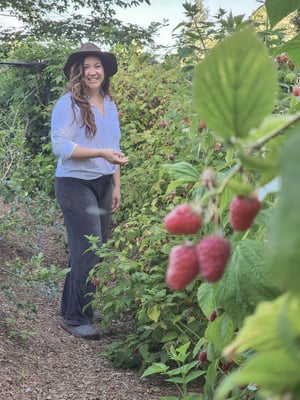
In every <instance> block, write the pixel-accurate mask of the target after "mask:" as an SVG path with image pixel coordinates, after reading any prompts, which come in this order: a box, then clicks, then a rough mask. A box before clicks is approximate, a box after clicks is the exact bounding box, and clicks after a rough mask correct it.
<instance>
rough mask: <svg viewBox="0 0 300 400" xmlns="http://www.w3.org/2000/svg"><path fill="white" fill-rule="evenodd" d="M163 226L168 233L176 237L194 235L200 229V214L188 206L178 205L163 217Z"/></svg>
mask: <svg viewBox="0 0 300 400" xmlns="http://www.w3.org/2000/svg"><path fill="white" fill-rule="evenodd" d="M164 225H165V228H166V229H167V231H168V232H170V233H174V234H176V235H181V234H182V235H188V234H190V233H196V232H198V231H199V229H200V227H201V213H200V212H198V211H196V210H194V209H193V207H192V206H191V205H190V204H180V205H179V206H176V207H175V208H173V210H172V211H171V212H170V213H169V214H167V215H166V216H165V218H164Z"/></svg>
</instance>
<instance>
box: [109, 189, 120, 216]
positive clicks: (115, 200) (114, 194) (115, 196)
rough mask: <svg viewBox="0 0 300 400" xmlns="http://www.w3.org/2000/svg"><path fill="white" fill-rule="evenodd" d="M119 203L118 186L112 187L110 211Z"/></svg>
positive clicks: (118, 205)
mask: <svg viewBox="0 0 300 400" xmlns="http://www.w3.org/2000/svg"><path fill="white" fill-rule="evenodd" d="M120 205H121V191H120V188H119V187H114V188H113V191H112V202H111V212H115V211H116V210H117V209H118V208H119V207H120Z"/></svg>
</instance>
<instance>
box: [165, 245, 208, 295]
mask: <svg viewBox="0 0 300 400" xmlns="http://www.w3.org/2000/svg"><path fill="white" fill-rule="evenodd" d="M199 272H200V271H199V265H198V258H197V253H196V249H195V247H194V246H191V245H177V246H174V247H173V248H172V250H171V252H170V255H169V263H168V268H167V273H166V282H167V284H168V285H169V286H170V288H172V289H175V290H183V289H184V288H185V287H186V286H187V285H188V284H189V283H191V282H192V281H193V280H194V279H195V278H196V276H197V275H198V274H199Z"/></svg>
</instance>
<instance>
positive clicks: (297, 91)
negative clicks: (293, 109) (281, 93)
mask: <svg viewBox="0 0 300 400" xmlns="http://www.w3.org/2000/svg"><path fill="white" fill-rule="evenodd" d="M292 94H293V96H296V97H298V96H300V88H299V86H294V87H293V90H292Z"/></svg>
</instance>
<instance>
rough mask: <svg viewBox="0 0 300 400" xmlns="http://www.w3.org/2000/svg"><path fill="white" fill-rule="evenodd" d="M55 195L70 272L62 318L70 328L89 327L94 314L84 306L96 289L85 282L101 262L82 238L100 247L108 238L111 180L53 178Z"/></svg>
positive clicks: (108, 177)
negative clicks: (76, 326)
mask: <svg viewBox="0 0 300 400" xmlns="http://www.w3.org/2000/svg"><path fill="white" fill-rule="evenodd" d="M55 195H56V199H57V201H58V204H59V206H60V208H61V210H62V213H63V216H64V222H65V226H66V231H67V238H68V246H69V252H70V254H69V268H70V269H71V270H70V272H69V273H68V274H67V275H66V279H65V283H64V288H63V294H62V300H61V315H62V317H63V318H64V321H65V322H66V323H67V324H69V325H86V324H91V319H92V316H93V310H92V308H91V307H90V306H89V307H86V308H85V306H86V305H87V304H88V303H89V302H90V301H91V300H92V293H94V291H95V287H94V286H93V285H92V283H87V282H86V280H87V277H88V274H89V272H90V270H91V269H92V268H93V267H94V266H95V265H96V264H97V263H99V262H100V261H101V260H100V259H99V257H98V256H96V255H95V253H94V252H92V251H87V249H88V248H89V247H90V243H89V241H88V239H87V238H86V237H85V236H86V235H88V236H91V235H92V236H95V237H97V238H98V239H99V246H101V244H102V243H105V242H106V241H107V239H108V237H109V230H110V210H111V203H112V176H111V175H105V176H101V177H100V178H97V179H93V180H83V179H78V178H69V177H62V178H60V177H56V178H55ZM88 293H91V294H89V295H87V294H88Z"/></svg>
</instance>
